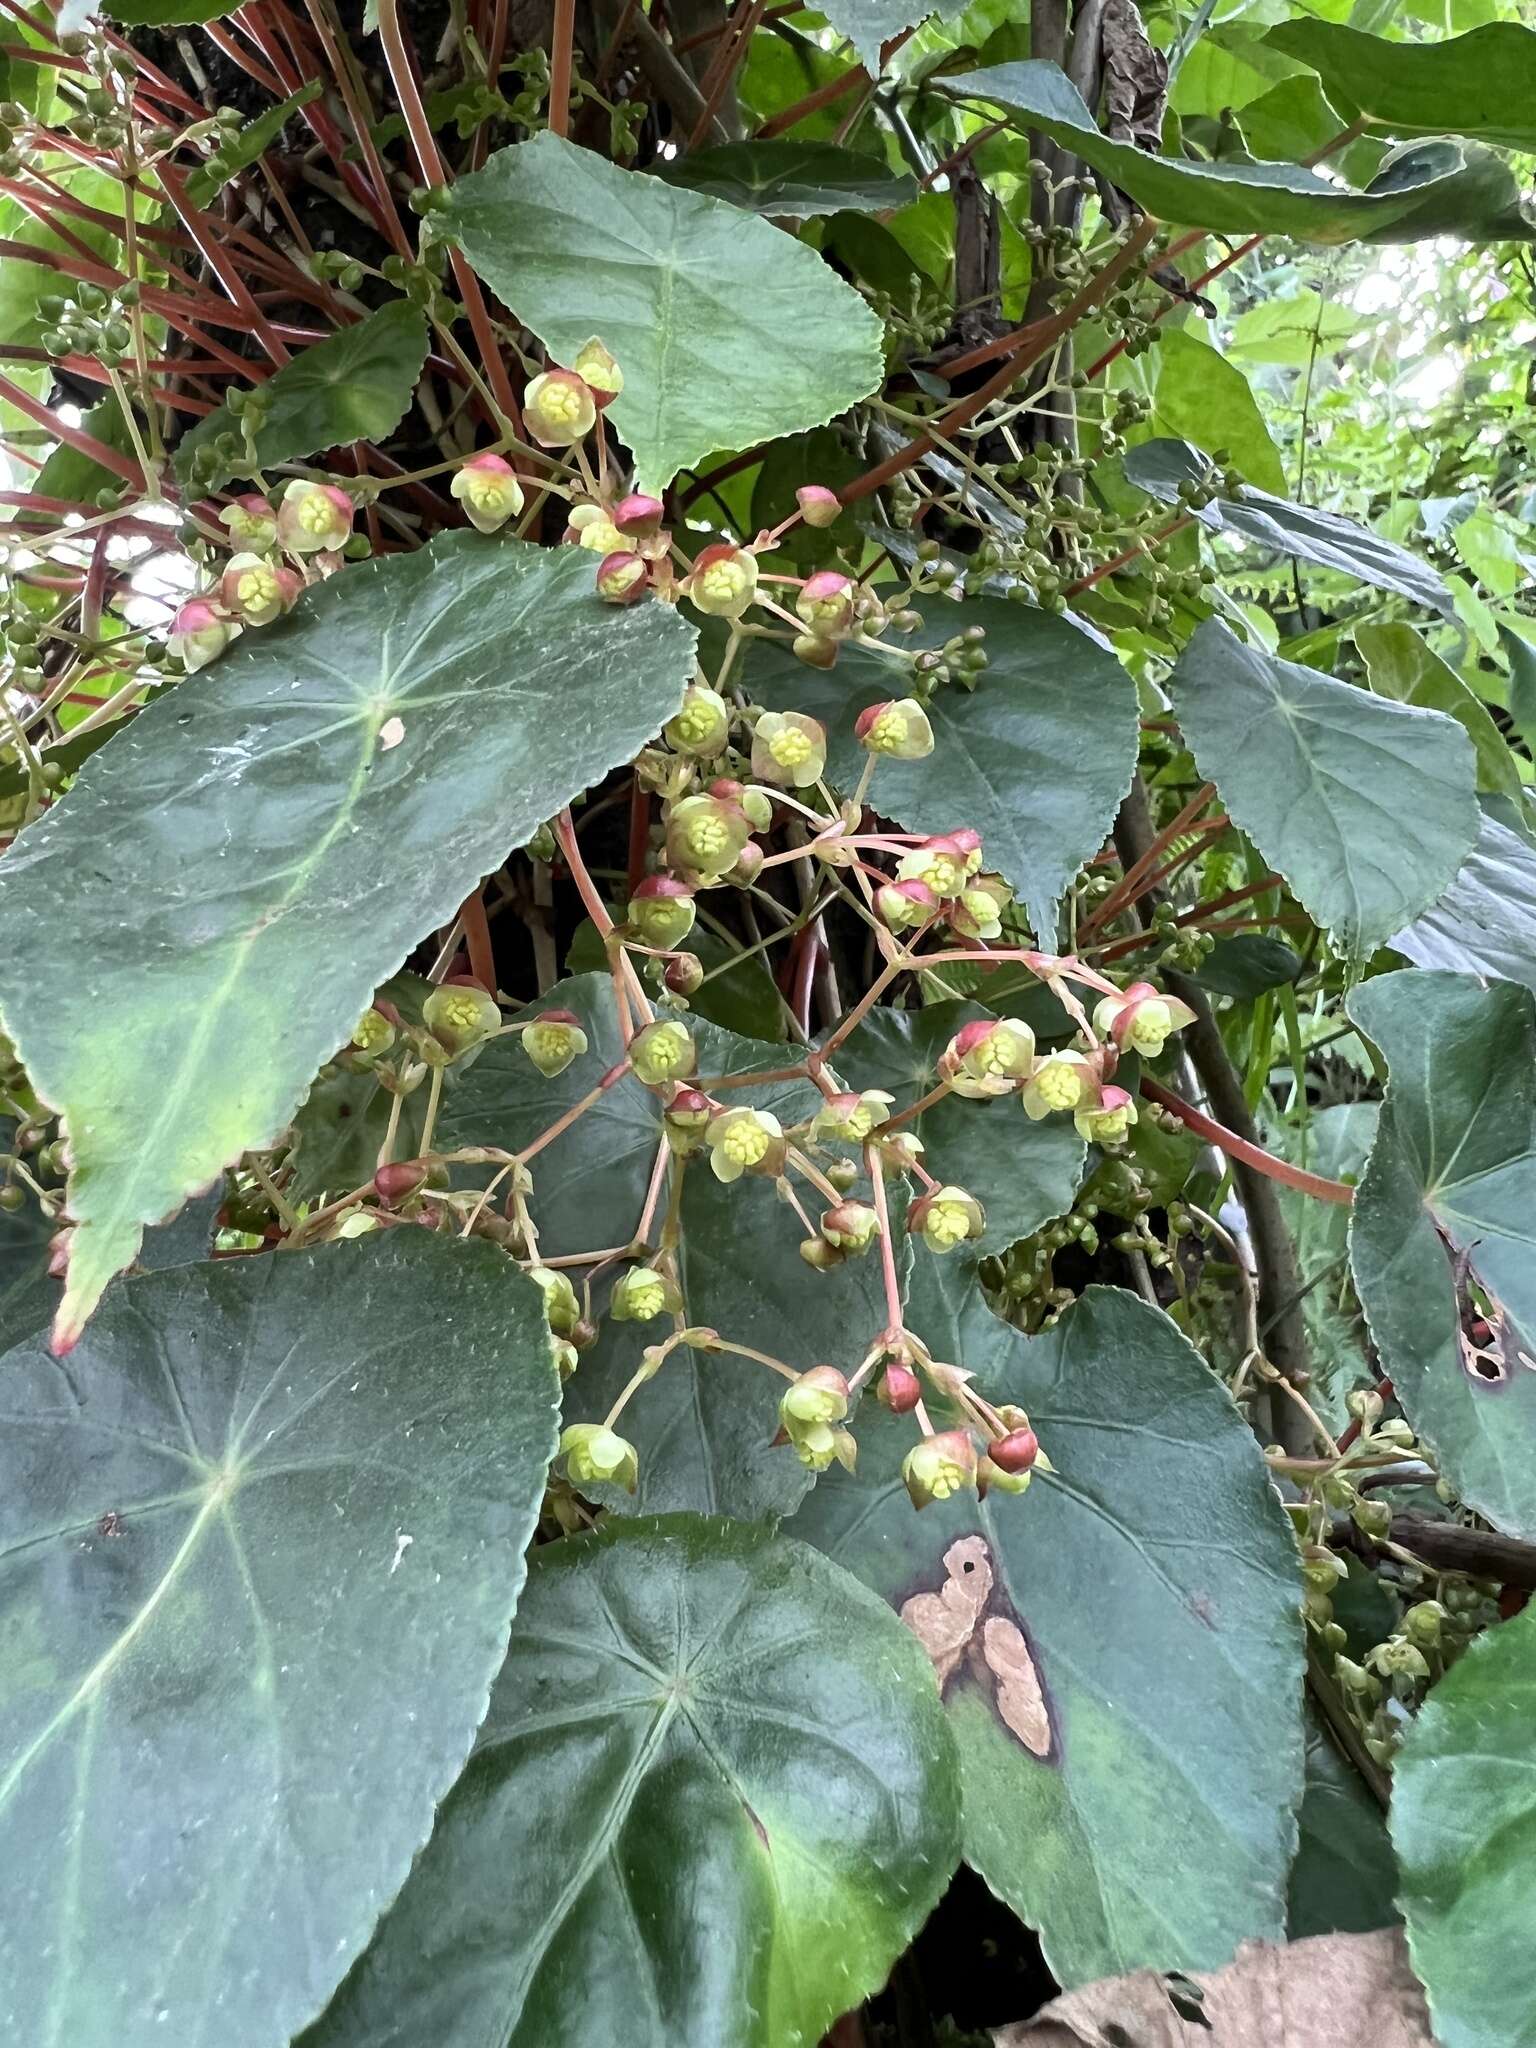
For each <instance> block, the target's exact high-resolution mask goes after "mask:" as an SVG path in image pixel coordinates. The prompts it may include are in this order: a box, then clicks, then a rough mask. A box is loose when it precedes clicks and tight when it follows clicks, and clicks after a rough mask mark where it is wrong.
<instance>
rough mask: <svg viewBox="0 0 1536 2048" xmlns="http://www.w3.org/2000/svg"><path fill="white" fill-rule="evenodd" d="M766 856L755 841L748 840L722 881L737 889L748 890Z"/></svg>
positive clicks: (760, 870) (760, 871) (759, 872)
mask: <svg viewBox="0 0 1536 2048" xmlns="http://www.w3.org/2000/svg"><path fill="white" fill-rule="evenodd" d="M766 859H767V855H766V854H765V853H764V852H763V849H762V848H761V847H760V846H759V845H758V843H757V841H756V840H755V839H749V840H748V841H747V843H746V845H745V846H744V847H743V848H742V849H741V851H740V853H738V854H737V856H736V858H735V860H734V861H733V862H732V863H731V865H730V866H729V867H728V868H727V869H726V871H725V877H724V879H725V880H726V881H727V882H734V883H735V885H736V887H737V888H738V889H750V888H751V886H752V884H753V883H754V882H755V881H756V880H757V878H758V876H759V875H760V874H761V873H762V871H763V862H764V861H765V860H766Z"/></svg>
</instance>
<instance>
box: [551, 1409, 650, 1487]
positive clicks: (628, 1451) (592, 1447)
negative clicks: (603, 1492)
mask: <svg viewBox="0 0 1536 2048" xmlns="http://www.w3.org/2000/svg"><path fill="white" fill-rule="evenodd" d="M560 1455H561V1456H562V1457H563V1458H564V1460H565V1469H566V1473H567V1474H568V1476H569V1477H570V1478H571V1479H572V1480H573V1481H574V1482H575V1484H576V1485H578V1486H590V1485H592V1484H594V1483H602V1484H606V1485H610V1486H622V1487H623V1488H624V1491H625V1492H626V1493H633V1492H634V1490H635V1487H636V1486H637V1485H638V1483H639V1479H640V1454H639V1452H638V1451H637V1450H636V1449H635V1447H634V1445H633V1444H632V1443H629V1442H628V1441H627V1440H626V1439H625V1438H624V1437H621V1436H619V1435H618V1434H617V1433H616V1432H615V1431H614V1430H611V1429H609V1428H607V1427H606V1426H605V1425H604V1424H603V1423H601V1422H573V1423H572V1424H571V1425H570V1427H569V1428H568V1429H567V1430H565V1431H564V1432H563V1433H562V1435H561V1438H560Z"/></svg>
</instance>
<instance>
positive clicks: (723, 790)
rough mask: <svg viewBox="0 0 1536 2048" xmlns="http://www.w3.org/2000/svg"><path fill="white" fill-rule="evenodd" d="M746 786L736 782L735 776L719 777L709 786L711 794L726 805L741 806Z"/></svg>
mask: <svg viewBox="0 0 1536 2048" xmlns="http://www.w3.org/2000/svg"><path fill="white" fill-rule="evenodd" d="M746 786H747V785H746V784H745V783H744V782H738V781H736V779H735V778H734V776H730V775H717V776H716V777H715V779H714V781H713V782H712V783H711V784H710V785H709V794H710V795H711V796H717V797H719V798H720V799H721V800H722V802H724V803H728V804H739V803H740V802H741V799H742V794H743V792H744V791H745V789H746Z"/></svg>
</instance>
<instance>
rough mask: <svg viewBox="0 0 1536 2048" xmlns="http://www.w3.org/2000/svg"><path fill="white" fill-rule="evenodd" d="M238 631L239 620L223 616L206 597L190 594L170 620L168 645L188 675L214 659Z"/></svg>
mask: <svg viewBox="0 0 1536 2048" xmlns="http://www.w3.org/2000/svg"><path fill="white" fill-rule="evenodd" d="M239 631H240V626H239V623H238V621H237V620H234V619H229V618H226V617H225V616H224V614H223V613H222V612H221V611H220V610H219V609H218V607H217V606H216V605H213V604H210V603H209V601H208V599H207V598H205V597H189V598H188V599H187V601H186V603H185V604H184V605H181V606H179V607H178V609H177V612H176V616H175V617H174V618H173V619H172V620H171V631H170V638H169V640H168V642H167V645H168V647H169V649H170V652H171V653H172V655H174V657H175V658H176V659H177V660H178V661H179V662H180V663H181V664H182V666H183V667H184V668H185V669H186V671H187V673H188V674H189V675H190V674H192V673H193V671H194V670H196V669H200V668H206V667H207V665H208V663H209V662H210V661H214V660H216V659H217V658H218V656H219V655H221V654H222V653H223V652H224V650H225V648H226V647H227V646H228V645H229V643H230V641H231V640H233V639H234V637H235V635H236V634H237V633H238V632H239Z"/></svg>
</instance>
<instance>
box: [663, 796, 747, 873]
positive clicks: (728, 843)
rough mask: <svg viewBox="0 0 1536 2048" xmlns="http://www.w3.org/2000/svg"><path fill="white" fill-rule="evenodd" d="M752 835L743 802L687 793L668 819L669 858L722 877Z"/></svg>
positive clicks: (688, 868)
mask: <svg viewBox="0 0 1536 2048" xmlns="http://www.w3.org/2000/svg"><path fill="white" fill-rule="evenodd" d="M751 836H752V828H751V825H750V824H749V823H748V821H747V815H746V813H745V811H743V810H742V808H741V806H740V805H739V804H735V803H726V802H724V801H723V800H722V799H721V798H719V797H714V796H690V797H684V799H683V801H682V802H681V803H680V804H674V805H673V806H672V811H671V815H670V816H669V817H668V819H667V860H668V862H669V863H670V865H671V866H673V867H674V868H682V869H683V870H685V871H686V872H687V873H689V874H695V875H708V876H715V877H718V876H720V875H723V874H724V873H725V871H726V869H727V868H729V867H730V866H732V865H733V863H734V862H735V860H736V858H737V856H738V855H739V854H740V852H741V849H742V848H743V847H744V846H745V845H746V843H747V841H748V840H749V839H750V838H751Z"/></svg>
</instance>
